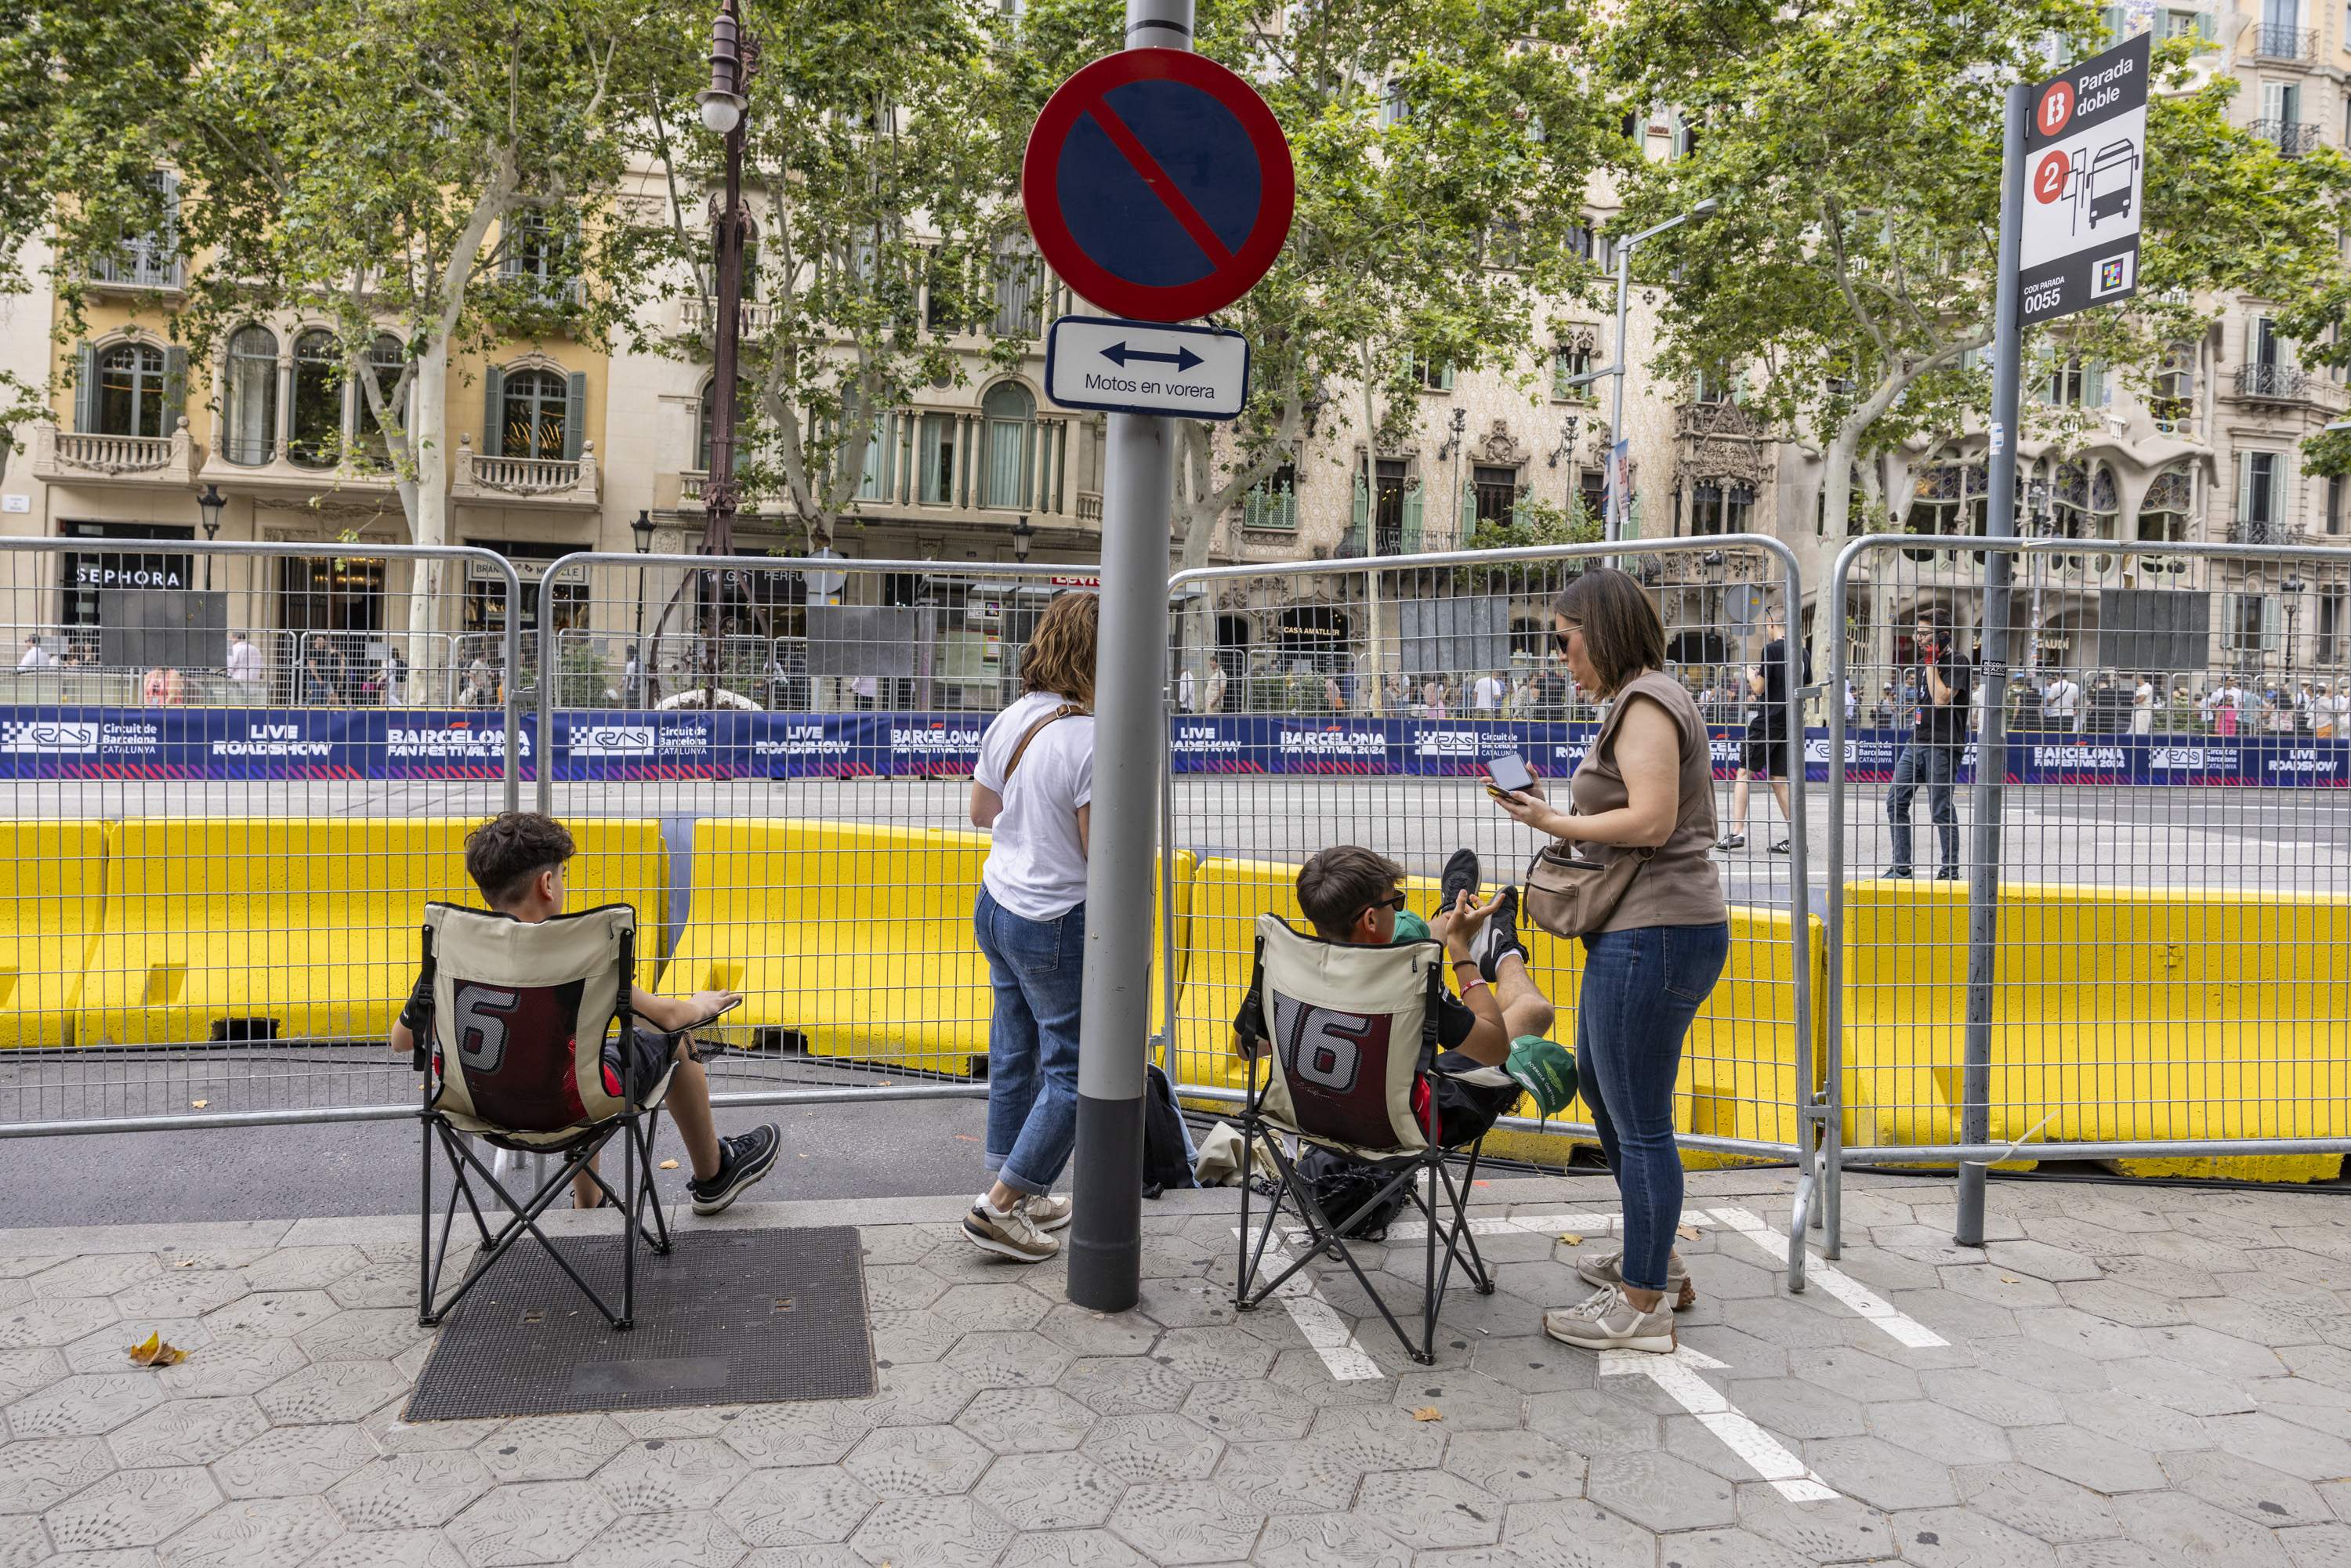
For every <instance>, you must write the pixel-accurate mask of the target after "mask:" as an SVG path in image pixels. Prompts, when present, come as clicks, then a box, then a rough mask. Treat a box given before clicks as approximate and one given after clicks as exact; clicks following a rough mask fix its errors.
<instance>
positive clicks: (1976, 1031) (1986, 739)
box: [1951, 82, 2033, 1247]
mask: <svg viewBox="0 0 2351 1568" xmlns="http://www.w3.org/2000/svg"><path fill="white" fill-rule="evenodd" d="M2032 96H2033V89H2032V86H2031V85H2030V84H2027V83H2022V82H2020V83H2018V84H2017V85H2016V86H2013V87H2011V88H2010V89H2008V113H2007V116H2006V120H2005V122H2004V124H2003V127H2002V131H2001V197H2000V277H1999V283H1998V285H1997V287H1995V289H1994V291H1993V306H1992V309H1993V326H1992V381H1991V519H1990V534H1991V538H1995V539H2012V538H2015V537H2016V436H2017V430H2016V419H2017V403H2018V393H2019V391H2020V384H2019V383H2020V382H2021V380H2022V366H2021V363H2020V361H2021V359H2022V340H2023V336H2024V328H2023V324H2022V321H2021V319H2019V308H2020V299H2019V289H2018V286H2017V250H2018V242H2019V240H2020V239H2021V237H2022V231H2023V223H2024V132H2025V125H2026V122H2027V121H2028V120H2030V118H2031V116H2032ZM2010 564H2011V560H2010V556H2009V553H2008V552H2007V551H2005V550H1999V549H1992V550H1987V551H1985V552H1984V599H1983V664H1982V666H1981V667H1980V669H1978V670H1977V672H1976V679H1977V681H1978V683H1979V684H1980V690H1981V692H1982V695H1983V732H1982V734H1981V735H1980V736H1979V737H1977V741H1976V789H1975V797H1976V798H1975V821H1974V824H1973V839H1972V842H1971V846H1970V852H1969V867H1970V870H1969V877H1968V1024H1967V1037H1966V1045H1965V1056H1964V1057H1963V1059H1962V1067H1961V1072H1960V1087H1959V1142H1961V1143H1963V1144H1982V1143H1988V1142H1990V1141H1991V1004H1992V987H1993V985H1994V983H1995V978H1996V972H1997V965H1998V962H1999V947H2000V817H2001V797H2002V793H2003V788H2002V787H2003V785H2004V783H2005V781H2006V779H2007V778H2008V648H2009V624H2008V622H2009V591H2008V580H2009V567H2010ZM1987 1168H1988V1167H1987V1166H1984V1165H1983V1164H1982V1163H1981V1162H1980V1161H1962V1162H1960V1165H1959V1200H1958V1206H1957V1207H1958V1223H1957V1224H1956V1225H1955V1226H1954V1227H1953V1229H1952V1234H1951V1239H1952V1240H1954V1241H1956V1242H1958V1243H1959V1245H1960V1246H1962V1247H1980V1246H1982V1245H1983V1220H1984V1174H1985V1171H1986V1169H1987Z"/></svg>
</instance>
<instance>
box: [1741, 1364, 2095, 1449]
mask: <svg viewBox="0 0 2351 1568" xmlns="http://www.w3.org/2000/svg"><path fill="white" fill-rule="evenodd" d="M1919 1381H1920V1382H1921V1383H1922V1384H1924V1385H1926V1389H1927V1397H1928V1400H1930V1401H1932V1402H1933V1403H1934V1404H1936V1405H1939V1406H1947V1407H1949V1408H1950V1409H1954V1410H1958V1411H1959V1412H1960V1413H1962V1414H1963V1415H1969V1416H1975V1417H1977V1418H1978V1419H1979V1420H1982V1421H1987V1422H1990V1423H1991V1425H1992V1426H1995V1427H2038V1426H2047V1425H2051V1424H2053V1423H2055V1422H2059V1421H2063V1420H2064V1418H2065V1407H2064V1405H2063V1404H2061V1403H2060V1402H2059V1401H2058V1399H2057V1398H2056V1396H2053V1395H2049V1394H2043V1393H2042V1392H2041V1391H2040V1390H2038V1389H2035V1388H2031V1387H2028V1386H2026V1385H2023V1384H2022V1383H2018V1382H2016V1381H2015V1380H2014V1379H2012V1378H2011V1377H2009V1376H2008V1375H2006V1374H2005V1373H2002V1372H1996V1371H1993V1370H1991V1369H1990V1368H1985V1367H1965V1368H1959V1367H1947V1368H1942V1369H1939V1370H1937V1371H1934V1372H1928V1373H1925V1374H1922V1375H1920V1378H1919ZM1740 1408H1741V1409H1745V1408H1746V1406H1740ZM1750 1414H1753V1412H1751V1411H1750ZM1756 1418H1757V1419H1758V1420H1761V1419H1762V1417H1761V1416H1757V1417H1756ZM1766 1425H1769V1423H1768V1422H1767V1423H1766ZM1834 1435H1835V1434H1833V1433H1828V1432H1823V1433H1819V1434H1817V1436H1820V1437H1832V1436H1834Z"/></svg>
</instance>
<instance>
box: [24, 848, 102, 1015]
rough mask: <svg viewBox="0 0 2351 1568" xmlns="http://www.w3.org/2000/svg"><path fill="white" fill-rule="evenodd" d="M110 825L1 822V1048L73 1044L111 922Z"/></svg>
mask: <svg viewBox="0 0 2351 1568" xmlns="http://www.w3.org/2000/svg"><path fill="white" fill-rule="evenodd" d="M107 826H108V824H107V823H105V822H103V821H46V822H45V821H8V822H0V1049H5V1048H8V1047H12V1046H57V1045H69V1044H71V1043H72V1042H73V1025H74V1011H75V1009H77V1008H78V1006H79V1005H80V1002H81V974H82V967H83V964H84V962H85V961H86V960H87V958H88V957H89V947H90V944H91V943H92V942H94V941H96V940H97V938H98V933H99V926H100V925H102V924H103V910H104V907H105V897H106V830H107Z"/></svg>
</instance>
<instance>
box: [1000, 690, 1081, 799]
mask: <svg viewBox="0 0 2351 1568" xmlns="http://www.w3.org/2000/svg"><path fill="white" fill-rule="evenodd" d="M1085 711H1086V710H1085V709H1083V708H1081V707H1080V706H1078V705H1077V704H1075V703H1063V704H1062V705H1061V706H1060V707H1057V708H1055V709H1054V710H1053V711H1052V712H1051V713H1049V714H1047V715H1046V716H1044V717H1042V718H1040V719H1039V720H1038V721H1037V722H1036V723H1034V724H1032V725H1030V726H1029V727H1028V728H1027V729H1024V730H1022V731H1021V732H1020V739H1019V743H1018V744H1017V745H1015V746H1014V747H1013V748H1012V757H1011V759H1010V760H1009V761H1008V762H1006V763H1005V765H1004V787H1005V788H1006V789H1011V788H1012V770H1013V769H1014V768H1018V767H1019V766H1020V759H1021V758H1023V757H1026V756H1027V755H1028V754H1029V742H1030V741H1032V740H1034V739H1036V738H1037V732H1038V731H1039V730H1040V729H1042V728H1044V727H1046V726H1047V725H1049V724H1051V723H1053V722H1054V721H1056V720H1057V719H1064V718H1077V717H1080V716H1082V715H1083V714H1084V713H1085Z"/></svg>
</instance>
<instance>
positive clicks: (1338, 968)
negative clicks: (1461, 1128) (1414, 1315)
mask: <svg viewBox="0 0 2351 1568" xmlns="http://www.w3.org/2000/svg"><path fill="white" fill-rule="evenodd" d="M1443 956H1444V949H1443V948H1442V947H1440V946H1438V945H1437V943H1434V942H1400V943H1397V944H1395V946H1387V947H1366V946H1355V945H1353V944H1351V943H1343V942H1326V941H1324V940H1322V938H1321V937H1319V936H1304V935H1302V934H1301V933H1299V932H1297V931H1294V930H1292V929H1290V926H1289V925H1287V924H1285V923H1284V922H1283V921H1281V920H1280V918H1278V917H1277V916H1275V915H1259V916H1258V917H1257V984H1258V997H1259V1005H1260V1007H1261V1008H1262V1009H1263V1012H1264V1016H1265V1019H1266V1027H1267V1029H1268V1030H1269V1031H1270V1033H1271V1035H1272V1037H1273V1051H1272V1052H1271V1054H1270V1057H1269V1058H1268V1061H1269V1067H1268V1071H1267V1073H1266V1078H1265V1082H1264V1084H1263V1086H1262V1088H1261V1089H1260V1087H1259V1082H1258V1074H1257V1066H1256V1064H1255V1062H1252V1063H1251V1064H1250V1067H1249V1103H1248V1106H1247V1109H1246V1110H1245V1112H1244V1113H1243V1115H1242V1125H1241V1146H1242V1148H1243V1150H1244V1154H1243V1157H1242V1166H1241V1257H1240V1280H1239V1283H1238V1285H1237V1286H1236V1287H1235V1291H1234V1297H1233V1301H1234V1304H1235V1305H1236V1306H1238V1307H1239V1308H1241V1309H1243V1310H1244V1311H1246V1310H1247V1309H1249V1308H1251V1307H1254V1306H1257V1305H1258V1304H1259V1302H1261V1301H1264V1300H1265V1299H1266V1298H1267V1297H1268V1296H1270V1295H1271V1294H1272V1293H1273V1292H1274V1291H1277V1290H1279V1289H1280V1288H1281V1286H1282V1285H1284V1284H1285V1283H1287V1282H1288V1281H1289V1280H1290V1276H1291V1275H1293V1274H1295V1273H1297V1272H1298V1270H1301V1269H1302V1268H1304V1267H1305V1266H1306V1264H1307V1263H1308V1262H1310V1261H1311V1260H1312V1259H1313V1258H1314V1256H1315V1254H1316V1253H1318V1252H1328V1253H1329V1254H1330V1255H1331V1256H1332V1257H1333V1258H1335V1259H1337V1260H1339V1261H1341V1262H1343V1263H1344V1264H1346V1266H1347V1268H1348V1269H1349V1270H1350V1271H1352V1272H1353V1274H1354V1276H1355V1279H1356V1281H1358V1282H1359V1283H1360V1284H1362V1286H1363V1287H1364V1292H1365V1293H1366V1294H1368V1295H1369V1296H1370V1297H1371V1298H1372V1304H1373V1305H1374V1306H1375V1307H1377V1308H1378V1309H1379V1311H1380V1315H1381V1316H1382V1317H1384V1318H1385V1319H1386V1320H1387V1323H1388V1327H1390V1328H1392V1329H1394V1330H1395V1333H1396V1338H1398V1339H1399V1340H1401V1341H1403V1342H1404V1348H1405V1354H1408V1355H1410V1356H1411V1357H1412V1359H1413V1360H1415V1361H1416V1362H1419V1363H1421V1364H1424V1365H1426V1364H1428V1363H1429V1362H1431V1361H1433V1360H1435V1359H1436V1345H1437V1309H1438V1308H1439V1307H1440V1306H1442V1305H1443V1304H1444V1301H1445V1288H1446V1285H1447V1281H1449V1280H1450V1279H1451V1277H1452V1273H1453V1268H1454V1265H1455V1264H1457V1263H1458V1264H1459V1265H1460V1266H1461V1267H1462V1268H1463V1269H1464V1270H1467V1271H1468V1275H1469V1279H1470V1282H1471V1283H1472V1284H1473V1285H1474V1286H1475V1287H1476V1288H1477V1291H1478V1293H1479V1295H1491V1294H1492V1293H1493V1290H1494V1281H1493V1279H1492V1277H1491V1276H1490V1275H1489V1274H1488V1273H1487V1271H1486V1265H1485V1260H1483V1259H1482V1258H1480V1257H1479V1255H1478V1242H1477V1239H1476V1238H1475V1237H1474V1236H1473V1235H1471V1234H1470V1230H1469V1219H1468V1214H1467V1212H1466V1211H1465V1208H1464V1203H1465V1201H1466V1197H1467V1195H1468V1192H1469V1189H1470V1187H1471V1185H1472V1184H1473V1183H1474V1182H1475V1181H1476V1179H1477V1175H1478V1151H1479V1148H1480V1147H1481V1146H1482V1145H1484V1143H1485V1138H1484V1136H1483V1135H1482V1134H1481V1135H1480V1136H1479V1137H1478V1138H1477V1139H1475V1140H1473V1141H1472V1142H1471V1143H1470V1145H1469V1151H1468V1158H1469V1163H1468V1170H1467V1172H1466V1173H1464V1175H1463V1176H1462V1178H1461V1182H1460V1185H1459V1186H1458V1187H1457V1186H1455V1185H1454V1181H1453V1177H1452V1175H1451V1173H1450V1172H1448V1171H1447V1169H1446V1154H1447V1150H1446V1146H1445V1139H1444V1129H1443V1128H1442V1127H1440V1126H1438V1125H1437V1097H1436V1093H1435V1088H1434V1085H1433V1084H1432V1083H1431V1082H1430V1079H1431V1077H1432V1076H1433V1074H1434V1072H1435V1068H1434V1066H1433V1063H1434V1062H1435V1061H1436V1057H1437V996H1438V988H1439V987H1441V986H1443V985H1444V983H1445V982H1444V977H1443V975H1442V973H1441V969H1442V964H1441V962H1440V960H1441V959H1442V958H1443ZM1489 1073H1490V1074H1492V1079H1491V1082H1494V1083H1497V1084H1499V1083H1506V1082H1508V1078H1507V1076H1506V1075H1504V1074H1503V1073H1502V1072H1501V1071H1500V1070H1499V1069H1497V1068H1480V1069H1479V1070H1478V1071H1477V1072H1475V1073H1472V1074H1466V1075H1464V1076H1465V1077H1467V1078H1468V1079H1469V1081H1471V1082H1479V1083H1485V1082H1489V1080H1488V1078H1487V1076H1486V1075H1487V1074H1489ZM1416 1103H1417V1105H1416ZM1269 1129H1270V1130H1272V1131H1275V1132H1279V1133H1282V1134H1289V1135H1290V1136H1291V1137H1295V1138H1298V1139H1301V1140H1302V1141H1304V1142H1306V1143H1311V1144H1319V1145H1322V1146H1323V1147H1324V1148H1327V1149H1331V1150H1332V1151H1334V1152H1336V1153H1338V1154H1342V1155H1349V1156H1352V1157H1353V1158H1355V1159H1360V1160H1370V1161H1375V1162H1377V1163H1379V1164H1380V1166H1382V1168H1383V1169H1384V1170H1387V1171H1392V1172H1393V1174H1392V1175H1389V1176H1387V1178H1386V1179H1385V1180H1384V1182H1382V1183H1381V1184H1380V1186H1379V1188H1378V1189H1377V1191H1376V1192H1374V1194H1373V1195H1372V1196H1371V1197H1369V1198H1367V1199H1366V1200H1365V1201H1364V1203H1363V1204H1362V1205H1361V1206H1360V1207H1357V1208H1356V1209H1355V1210H1354V1211H1353V1213H1350V1214H1344V1215H1331V1214H1326V1213H1324V1212H1323V1210H1322V1206H1321V1204H1319V1203H1318V1202H1317V1201H1316V1200H1315V1196H1314V1188H1313V1186H1312V1184H1311V1183H1310V1182H1308V1181H1306V1180H1304V1179H1303V1178H1302V1177H1301V1176H1300V1174H1299V1169H1298V1161H1297V1160H1296V1158H1294V1157H1293V1156H1292V1155H1290V1152H1289V1151H1288V1150H1286V1149H1285V1148H1284V1147H1283V1144H1284V1140H1283V1139H1281V1138H1268V1139H1266V1140H1265V1143H1264V1146H1265V1147H1266V1148H1269V1149H1270V1150H1271V1151H1272V1154H1273V1162H1274V1165H1275V1166H1276V1167H1277V1168H1278V1170H1279V1173H1280V1182H1279V1184H1278V1185H1277V1186H1276V1187H1275V1190H1274V1199H1273V1207H1272V1209H1271V1210H1270V1212H1269V1213H1268V1214H1267V1215H1266V1218H1265V1227H1264V1228H1263V1229H1262V1230H1257V1231H1252V1229H1251V1228H1250V1225H1249V1163H1250V1160H1251V1158H1252V1157H1253V1156H1252V1154H1251V1153H1250V1152H1251V1151H1254V1150H1256V1149H1257V1148H1258V1147H1259V1139H1258V1136H1257V1134H1259V1133H1261V1132H1263V1131H1266V1130H1269ZM1399 1188H1401V1189H1402V1191H1403V1192H1404V1194H1405V1196H1406V1197H1410V1198H1411V1200H1412V1202H1413V1205H1414V1207H1416V1208H1418V1209H1419V1210H1420V1213H1421V1216H1422V1218H1425V1219H1426V1220H1427V1222H1428V1240H1427V1248H1426V1264H1425V1271H1424V1276H1423V1283H1422V1300H1421V1322H1420V1325H1419V1326H1420V1343H1418V1344H1415V1343H1413V1336H1412V1335H1411V1334H1409V1333H1406V1332H1405V1328H1404V1325H1403V1324H1402V1323H1400V1322H1397V1321H1396V1315H1395V1312H1391V1311H1389V1310H1388V1304H1387V1302H1386V1301H1383V1300H1382V1299H1381V1298H1380V1293H1379V1291H1378V1290H1377V1289H1376V1288H1375V1287H1374V1285H1373V1284H1372V1281H1371V1280H1370V1279H1369V1278H1368V1277H1366V1276H1365V1274H1364V1270H1363V1268H1362V1266H1361V1265H1360V1264H1358V1263H1357V1262H1356V1261H1355V1257H1354V1254H1353V1251H1352V1250H1351V1249H1349V1248H1348V1245H1347V1237H1346V1231H1347V1229H1348V1228H1350V1227H1351V1226H1352V1225H1353V1224H1354V1222H1355V1220H1356V1219H1357V1218H1359V1217H1360V1216H1362V1215H1364V1214H1367V1213H1371V1212H1374V1211H1375V1210H1376V1209H1378V1208H1379V1207H1381V1206H1382V1205H1384V1203H1386V1202H1387V1201H1388V1199H1389V1198H1390V1197H1391V1195H1393V1194H1395V1192H1396V1191H1397V1190H1398V1189H1399ZM1424 1188H1425V1189H1426V1190H1425V1191H1424ZM1440 1189H1441V1190H1442V1191H1443V1193H1444V1195H1445V1198H1446V1201H1445V1202H1444V1204H1442V1205H1441V1206H1440V1204H1439V1203H1438V1201H1437V1195H1438V1192H1439V1191H1440ZM1285 1201H1294V1202H1295V1203H1296V1205H1297V1207H1298V1211H1299V1214H1300V1216H1301V1218H1303V1219H1304V1220H1305V1223H1306V1230H1307V1234H1308V1246H1307V1248H1306V1250H1305V1253H1304V1255H1303V1256H1302V1257H1301V1258H1300V1259H1298V1260H1296V1261H1295V1262H1292V1263H1290V1266H1289V1267H1288V1268H1285V1269H1283V1270H1281V1272H1280V1273H1279V1274H1277V1275H1275V1276H1274V1277H1273V1278H1272V1279H1271V1280H1270V1281H1266V1282H1265V1283H1264V1284H1262V1285H1260V1286H1259V1287H1258V1288H1257V1289H1256V1291H1254V1293H1252V1291H1251V1290H1250V1285H1251V1282H1252V1281H1255V1280H1256V1278H1257V1276H1258V1271H1259V1264H1260V1262H1261V1261H1262V1260H1263V1258H1264V1256H1265V1249H1266V1246H1267V1243H1268V1241H1269V1240H1270V1239H1271V1237H1272V1236H1273V1234H1274V1228H1275V1226H1276V1225H1277V1224H1278V1223H1279V1222H1280V1218H1281V1212H1282V1207H1283V1205H1284V1203H1285ZM1440 1215H1441V1216H1442V1218H1440ZM1440 1243H1441V1245H1442V1247H1443V1250H1444V1261H1443V1263H1442V1265H1441V1266H1440V1264H1439V1263H1438V1260H1437V1252H1438V1249H1439V1246H1440ZM1276 1256H1277V1259H1279V1257H1280V1254H1278V1253H1277V1254H1276Z"/></svg>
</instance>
